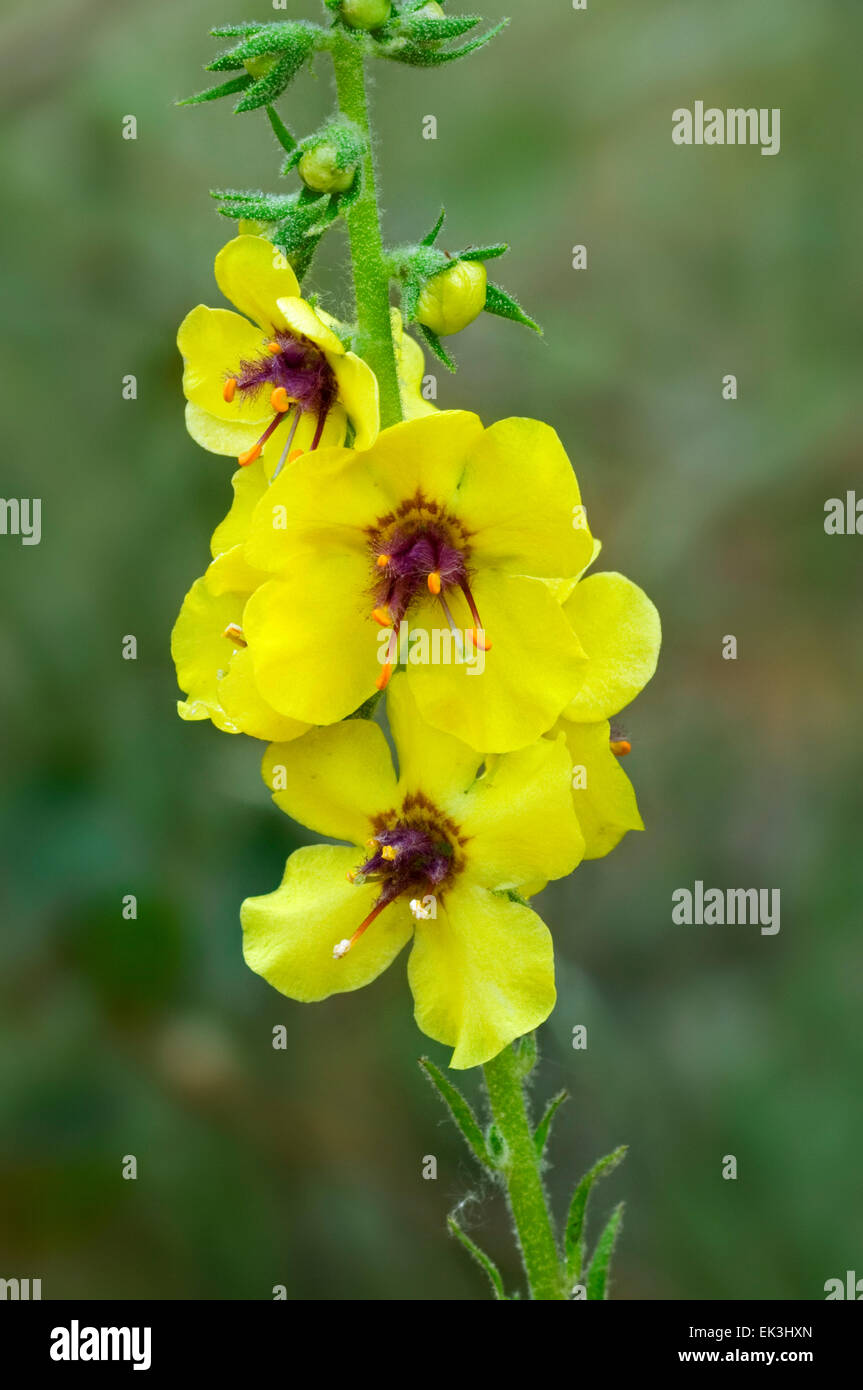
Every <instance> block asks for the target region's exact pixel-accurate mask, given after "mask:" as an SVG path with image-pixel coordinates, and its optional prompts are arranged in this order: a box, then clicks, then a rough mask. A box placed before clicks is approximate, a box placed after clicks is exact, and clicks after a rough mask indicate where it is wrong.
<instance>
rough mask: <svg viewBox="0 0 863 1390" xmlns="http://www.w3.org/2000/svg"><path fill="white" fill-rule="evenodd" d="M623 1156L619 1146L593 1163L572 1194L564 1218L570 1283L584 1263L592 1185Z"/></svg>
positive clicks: (623, 1152)
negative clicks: (587, 1215)
mask: <svg viewBox="0 0 863 1390" xmlns="http://www.w3.org/2000/svg"><path fill="white" fill-rule="evenodd" d="M625 1155H626V1145H625V1144H621V1146H620V1148H619V1149H614V1150H613V1152H612V1153H610V1154H606V1155H605V1157H604V1158H600V1159H599V1160H598V1161H597V1162H596V1163H594V1165H593V1167H592V1168H591V1169H590V1172H589V1173H585V1175H584V1177H583V1178H582V1180H581V1182H580V1183H579V1184H578V1187H577V1188H576V1189H575V1192H574V1193H573V1197H572V1201H571V1203H570V1206H569V1215H568V1216H567V1218H566V1234H565V1237H564V1252H565V1259H566V1275H567V1279H568V1280H569V1281H570V1282H571V1283H572V1282H574V1281H575V1280H577V1279H578V1277H579V1275H580V1274H581V1269H582V1265H583V1263H584V1218H585V1216H586V1214H587V1203H588V1201H589V1199H590V1193H591V1189H592V1188H593V1184H594V1183H595V1182H596V1181H597V1179H598V1178H604V1177H607V1176H608V1174H609V1173H611V1172H613V1171H614V1169H615V1168H616V1167H617V1165H618V1164H619V1163H620V1162H621V1161H622V1160H623V1158H624V1157H625Z"/></svg>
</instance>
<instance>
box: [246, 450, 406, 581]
mask: <svg viewBox="0 0 863 1390" xmlns="http://www.w3.org/2000/svg"><path fill="white" fill-rule="evenodd" d="M360 458H361V456H360V455H357V454H356V453H355V452H354V451H353V450H352V449H317V450H316V451H315V452H314V453H307V454H304V455H303V457H302V458H299V459H297V460H296V462H295V463H293V464H292V465H291V466H290V467H289V468H285V470H284V472H283V473H280V474H279V477H278V478H277V479H276V480H275V482H274V483H273V484H272V486H271V488H270V490H269V493H268V494H267V496H266V498H265V499H264V501H262V502H261V505H260V506H259V507H258V508H257V510H256V511H255V513H254V516H253V517H252V523H251V528H250V531H249V539H248V544H247V557H248V559H249V560H250V561H251V563H252V564H254V565H257V566H259V567H260V568H261V569H266V570H271V571H277V570H280V569H281V568H282V566H283V565H285V564H287V563H288V562H289V561H290V560H291V558H292V556H294V555H296V553H297V552H298V551H299V550H304V549H315V550H321V551H323V550H324V548H332V547H337V548H338V549H339V550H345V549H347V550H350V551H353V552H354V553H356V554H357V555H358V556H360V555H361V556H362V557H363V566H364V573H363V578H362V590H363V592H365V591H367V590H368V588H369V586H370V583H371V557H370V555H369V551H368V544H369V542H368V535H367V533H366V527H367V526H368V525H369V523H370V521H371V520H373V519H374V517H375V516H377V515H379V514H380V512H381V511H385V510H386V508H387V505H388V502H387V499H386V498H385V497H384V495H383V493H382V491H381V490H380V489H379V488H376V487H375V485H374V483H373V482H372V481H371V479H370V478H369V476H368V472H367V470H366V469H364V468H363V467H362V465H361V464H360V463H359V459H360ZM368 607H371V603H369V604H368Z"/></svg>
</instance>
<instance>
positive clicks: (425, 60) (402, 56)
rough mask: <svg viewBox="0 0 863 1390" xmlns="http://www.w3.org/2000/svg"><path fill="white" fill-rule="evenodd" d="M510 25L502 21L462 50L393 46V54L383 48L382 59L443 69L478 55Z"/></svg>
mask: <svg viewBox="0 0 863 1390" xmlns="http://www.w3.org/2000/svg"><path fill="white" fill-rule="evenodd" d="M508 23H509V20H508V19H502V20H501V22H500V24H496V25H495V26H494V28H493V29H489V30H488V32H487V33H485V34H482V35H481V36H480V37H479V38H478V39H471V41H470V43H464V44H462V46H461V48H450V49H438V48H423V47H422V46H421V45H418V44H406V45H405V46H404V47H403V48H396V47H395V46H393V49H392V51H391V52H387V51H386V50H385V49H383V48H381V49H380V53H381V57H382V58H389V59H390V60H391V61H392V62H395V63H407V64H408V65H409V66H410V67H415V68H437V67H443V65H444V63H456V62H458V60H459V58H467V57H468V55H469V54H471V53H476V52H477V51H478V50H479V49H480V48H485V46H486V44H488V43H491V41H492V39H494V38H497V36H498V34H499V33H501V31H502V30H503V29H505V28H506V26H507V24H508Z"/></svg>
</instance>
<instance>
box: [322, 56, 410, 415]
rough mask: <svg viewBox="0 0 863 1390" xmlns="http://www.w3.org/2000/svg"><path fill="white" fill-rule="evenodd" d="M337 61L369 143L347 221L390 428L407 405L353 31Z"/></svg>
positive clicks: (340, 86) (351, 109) (365, 333)
mask: <svg viewBox="0 0 863 1390" xmlns="http://www.w3.org/2000/svg"><path fill="white" fill-rule="evenodd" d="M333 64H334V66H335V73H336V91H337V92H338V98H339V108H340V110H341V112H342V114H343V115H345V116H347V117H348V119H349V120H351V121H353V122H354V124H355V125H356V126H358V127H359V129H360V130H361V131H362V133H363V135H364V136H365V138H366V141H367V146H368V148H367V151H366V155H365V158H364V160H363V169H362V192H361V193H360V196H359V197H358V198H357V200H356V202H355V203H354V204H353V205H352V207H351V208H350V209H349V211H348V213H347V224H348V235H349V237H350V243H351V260H352V262H353V275H354V293H355V295H356V301H357V325H358V329H359V339H358V343H357V351H358V352H359V355H360V356H361V357H363V358H365V360H366V362H367V363H368V365H369V366H370V367H371V369H372V371H373V372H374V374H375V376H376V377H377V379H378V386H379V388H380V394H381V426H382V428H384V429H386V428H387V426H388V425H395V424H398V422H399V420H401V418H402V408H401V397H400V395H399V380H398V373H397V370H396V357H395V348H394V345H393V334H392V324H391V322H390V293H389V271H388V269H387V265H386V261H385V258H384V247H383V239H382V237H381V222H380V212H379V210H378V197H377V188H376V184H375V163H374V155H373V152H372V139H371V126H370V122H369V107H368V100H367V97H366V78H365V69H364V67H363V51H362V48H361V47H360V45H359V44H358V43H357V42H356V41H355V40H354V39H351V38H349V37H348V36H347V35H345V34H339V35H337V36H336V37H335V40H334V43H333Z"/></svg>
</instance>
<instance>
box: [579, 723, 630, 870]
mask: <svg viewBox="0 0 863 1390" xmlns="http://www.w3.org/2000/svg"><path fill="white" fill-rule="evenodd" d="M558 729H560V730H562V731H563V733H564V734H565V736H566V743H567V747H568V748H569V752H570V756H571V757H572V763H573V768H572V773H573V776H572V786H573V792H572V797H573V804H574V806H575V814H576V816H577V817H578V823H579V825H580V826H581V829H582V833H583V835H584V839H585V850H584V857H585V859H601V858H602V856H603V855H605V854H608V853H609V852H610V851H611V850H613V849H614V847H615V845H617V844H619V843H620V841H621V840H622V839H623V837H624V835H625V834H626V832H627V830H643V829H644V822H643V821H642V819H641V816H640V815H639V812H638V804H637V802H636V800H635V792H634V790H633V788H632V783H631V782H630V780H629V778H628V777H627V775H626V773H625V772H624V770H623V768H622V767H621V765H620V759H619V758H617V757H615V755H614V753H612V751H611V748H610V747H609V738H610V729H609V725H608V722H607V720H602V721H601V722H600V723H598V724H572V723H570V721H569V720H568V719H562V720H561V721H560V724H559V725H558Z"/></svg>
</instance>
